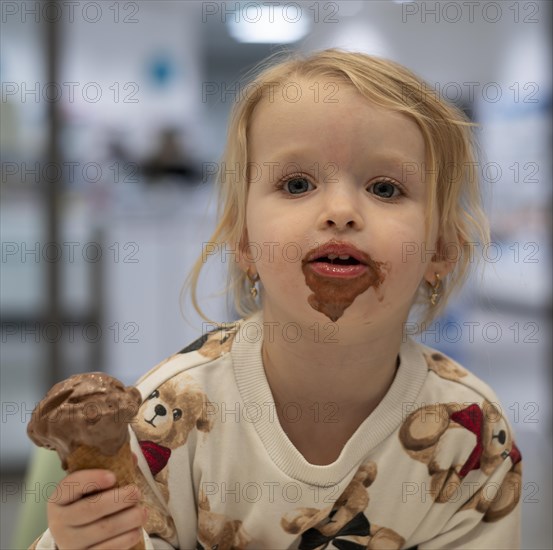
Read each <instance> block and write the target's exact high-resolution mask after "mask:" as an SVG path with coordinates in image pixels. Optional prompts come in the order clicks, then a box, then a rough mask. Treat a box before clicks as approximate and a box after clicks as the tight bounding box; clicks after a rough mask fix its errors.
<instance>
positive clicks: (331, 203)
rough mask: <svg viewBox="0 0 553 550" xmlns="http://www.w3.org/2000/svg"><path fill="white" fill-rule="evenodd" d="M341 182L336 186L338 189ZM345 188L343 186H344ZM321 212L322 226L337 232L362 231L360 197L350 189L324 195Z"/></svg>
mask: <svg viewBox="0 0 553 550" xmlns="http://www.w3.org/2000/svg"><path fill="white" fill-rule="evenodd" d="M340 186H341V182H340V183H338V184H337V185H336V187H340ZM344 187H345V185H344ZM326 195H327V196H326V197H325V202H324V206H323V210H322V212H321V215H320V220H321V222H322V224H323V225H324V226H326V227H333V228H336V229H338V230H339V231H343V230H345V229H347V228H349V229H357V230H359V229H362V228H363V227H364V222H363V216H362V213H361V206H360V200H359V199H360V197H359V196H358V195H357V194H356V193H355V191H354V190H351V189H343V188H342V189H336V190H335V192H330V191H329V192H328V193H326Z"/></svg>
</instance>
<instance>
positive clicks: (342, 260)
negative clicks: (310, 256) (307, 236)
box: [313, 254, 361, 265]
mask: <svg viewBox="0 0 553 550" xmlns="http://www.w3.org/2000/svg"><path fill="white" fill-rule="evenodd" d="M313 262H318V263H327V264H333V265H359V264H360V263H361V262H360V261H359V260H356V259H355V258H354V257H352V256H347V255H346V256H336V255H335V254H330V255H328V256H321V257H320V258H316V259H315V260H313Z"/></svg>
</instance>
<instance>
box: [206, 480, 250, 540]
mask: <svg viewBox="0 0 553 550" xmlns="http://www.w3.org/2000/svg"><path fill="white" fill-rule="evenodd" d="M197 536H198V539H197V542H196V550H244V549H245V548H247V546H248V544H249V543H250V542H251V537H250V536H249V535H248V534H247V533H246V531H245V530H244V527H243V526H242V521H241V520H238V519H234V520H231V519H229V517H228V516H225V515H223V514H216V513H215V512H212V511H211V506H210V504H209V499H208V498H207V496H206V495H205V494H204V492H203V491H202V490H201V489H200V492H199V495H198V533H197Z"/></svg>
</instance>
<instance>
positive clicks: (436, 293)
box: [428, 273, 442, 306]
mask: <svg viewBox="0 0 553 550" xmlns="http://www.w3.org/2000/svg"><path fill="white" fill-rule="evenodd" d="M434 275H435V277H436V282H435V283H434V284H433V285H432V284H430V283H428V284H429V285H430V290H431V292H430V296H429V300H430V303H431V304H432V305H433V306H435V305H436V304H437V303H438V301H439V300H440V289H441V287H442V281H441V278H440V274H439V273H434Z"/></svg>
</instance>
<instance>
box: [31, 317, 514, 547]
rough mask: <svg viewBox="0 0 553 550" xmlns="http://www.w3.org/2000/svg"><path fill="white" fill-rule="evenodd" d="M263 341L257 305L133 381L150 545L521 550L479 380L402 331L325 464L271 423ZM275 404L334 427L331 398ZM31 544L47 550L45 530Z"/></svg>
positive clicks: (500, 419) (510, 445) (292, 417)
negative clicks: (370, 407)
mask: <svg viewBox="0 0 553 550" xmlns="http://www.w3.org/2000/svg"><path fill="white" fill-rule="evenodd" d="M265 328H266V327H265ZM267 330H268V329H267ZM267 330H265V334H267ZM263 334H264V326H263V318H262V313H261V312H258V313H256V314H254V315H252V316H250V317H248V318H247V319H243V320H241V321H238V322H237V323H233V324H229V325H227V326H226V327H225V329H223V330H216V331H212V332H209V333H207V334H204V336H202V337H201V338H199V339H198V340H196V341H195V342H194V343H192V344H191V345H190V346H188V347H187V348H185V349H184V350H182V351H181V352H179V353H177V354H175V355H173V356H171V357H170V358H168V359H167V360H165V361H163V362H162V363H160V364H159V365H158V366H157V367H155V368H154V369H153V370H151V371H150V372H149V373H148V374H147V375H145V376H144V377H143V378H142V379H141V380H140V381H139V383H138V388H139V389H140V391H141V393H142V396H143V398H144V402H143V404H142V406H141V408H140V411H139V414H138V416H137V418H136V421H135V423H134V424H133V427H132V428H133V429H132V445H133V448H134V450H135V452H136V453H137V454H138V455H139V466H140V467H141V471H142V476H141V477H140V485H141V488H142V491H143V493H144V494H145V499H146V506H147V507H148V508H149V517H148V521H147V524H146V527H145V530H146V532H147V534H146V533H145V539H146V544H147V548H156V549H157V548H160V549H161V548H164V549H165V548H167V549H170V548H180V549H200V548H203V549H206V550H207V549H217V550H227V549H236V550H242V549H248V550H250V549H263V550H272V549H275V550H276V549H289V548H299V549H310V550H311V549H323V548H329V549H330V548H338V549H343V550H360V549H363V548H386V549H394V548H397V549H399V548H418V549H419V550H431V549H446V548H455V549H471V550H474V549H477V548H483V549H489V548H494V549H499V548H520V507H521V502H520V493H521V473H522V468H521V467H522V463H521V455H520V452H519V450H518V448H517V447H516V445H515V443H514V440H513V432H512V429H511V427H510V425H509V423H508V421H507V419H506V414H505V411H504V409H503V408H502V406H501V405H500V403H499V402H498V399H497V397H496V395H495V394H494V392H493V391H492V390H491V389H490V388H489V387H488V386H487V385H486V384H485V383H484V382H482V381H481V380H479V379H478V378H477V377H475V376H474V375H473V374H471V373H470V372H468V371H467V370H465V369H464V368H463V367H461V366H460V365H459V364H457V363H456V362H454V361H453V360H451V359H449V358H448V357H446V356H444V355H443V354H441V353H439V352H437V351H435V350H432V349H430V348H427V347H425V346H422V345H421V344H418V343H416V342H415V341H414V340H412V339H410V338H406V339H405V341H404V343H403V344H402V345H401V349H400V364H399V367H398V370H397V372H396V376H395V378H394V380H393V383H392V385H391V386H390V388H389V390H388V392H387V393H386V395H385V396H384V398H383V399H382V401H381V402H380V404H379V405H378V406H377V408H376V409H375V410H374V411H373V412H372V413H371V414H370V415H369V417H368V418H367V419H366V420H365V421H364V422H363V423H362V424H361V426H359V428H358V429H357V431H356V432H355V433H354V434H353V436H352V437H351V438H350V439H349V440H348V442H347V443H346V445H345V446H344V448H343V450H342V452H341V454H340V456H339V457H338V459H337V460H336V461H335V462H333V463H332V464H329V465H325V466H319V465H313V464H310V463H309V462H307V461H306V460H305V458H304V457H303V456H302V455H301V454H300V452H299V451H298V450H297V449H296V448H295V447H294V446H293V445H292V443H291V442H290V440H289V439H288V438H287V436H286V434H285V432H284V431H283V429H282V427H281V425H280V423H279V417H278V412H277V410H276V406H275V403H274V400H273V397H272V394H271V390H270V388H269V385H268V383H267V379H266V376H265V372H264V369H263V363H262V359H261V344H262V341H263ZM281 407H282V408H281V410H280V413H281V414H282V415H285V418H286V419H287V420H288V421H289V422H293V421H296V420H298V421H299V419H300V415H302V414H310V415H313V417H312V418H313V419H314V420H315V421H317V422H323V423H333V422H339V415H340V411H339V409H338V407H337V406H336V405H335V404H333V403H320V404H315V405H314V406H313V408H312V410H310V411H308V413H306V412H305V410H304V409H301V408H300V407H299V405H297V404H296V403H287V404H284V405H282V406H281ZM36 548H37V549H38V550H40V549H46V548H48V549H50V548H55V542H54V540H53V539H52V536H51V534H50V533H49V531H47V532H46V533H44V535H43V536H42V537H41V538H40V539H39V540H38V541H37V543H36Z"/></svg>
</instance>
